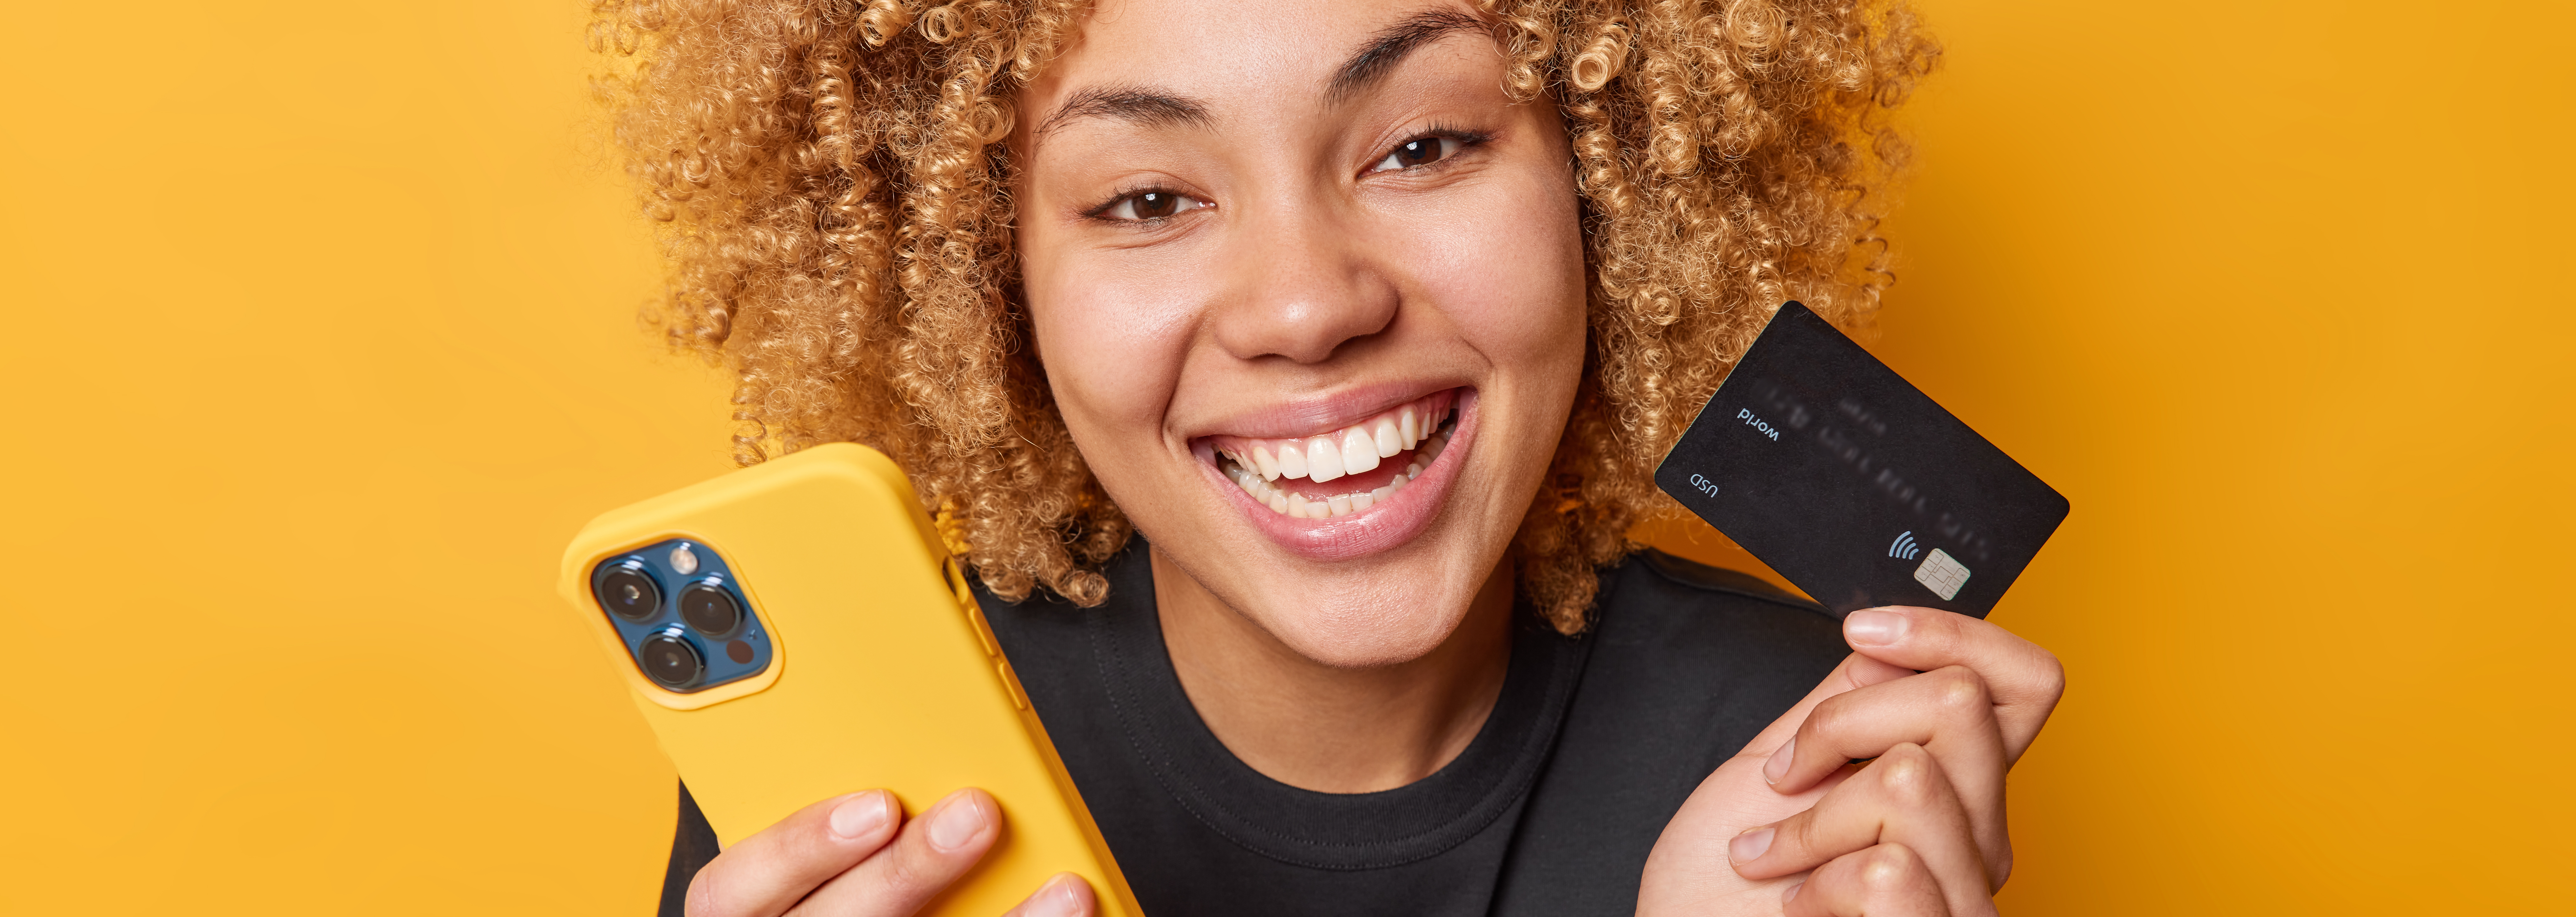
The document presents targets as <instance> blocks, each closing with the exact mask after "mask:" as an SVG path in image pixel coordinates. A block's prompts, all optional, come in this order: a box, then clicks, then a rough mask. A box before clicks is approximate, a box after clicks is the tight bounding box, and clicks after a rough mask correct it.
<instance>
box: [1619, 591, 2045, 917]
mask: <svg viewBox="0 0 2576 917" xmlns="http://www.w3.org/2000/svg"><path fill="white" fill-rule="evenodd" d="M1843 633H1844V637H1845V638H1846V639H1847V640H1849V641H1850V643H1851V645H1852V647H1853V648H1854V649H1855V650H1858V652H1857V653H1855V654H1853V655H1852V656H1851V657H1850V658H1848V659H1845V660H1844V661H1843V664H1842V666H1841V667H1839V668H1837V669H1835V670H1834V672H1833V674H1832V675H1829V676H1827V677H1826V679H1825V681H1824V683H1822V684H1820V685H1818V686H1817V687H1816V690H1815V691H1814V692H1812V693H1810V694H1809V695H1808V696H1807V698H1806V699H1805V700H1803V701H1801V702H1799V704H1798V705H1797V706H1796V707H1793V708H1791V709H1790V710H1789V712H1788V713H1786V714H1783V715H1782V716H1781V717H1780V719H1779V720H1777V721H1775V722H1773V723H1772V724H1771V727H1770V728H1768V729H1765V730H1763V732H1762V734H1761V735H1759V736H1757V737H1755V738H1754V740H1753V741H1752V742H1751V743H1749V744H1747V745H1746V746H1745V750H1744V751H1743V752H1742V753H1740V754H1738V755H1737V756H1736V757H1735V758H1734V759H1732V760H1730V761H1728V762H1727V763H1726V764H1725V765H1724V766H1722V767H1720V768H1718V770H1717V772H1716V773H1714V774H1711V775H1709V778H1708V779H1707V780H1706V781H1703V782H1702V783H1701V784H1700V787H1699V789H1698V790H1696V791H1694V792H1693V793H1692V794H1691V798H1690V799H1689V800H1688V801H1686V802H1684V803H1683V805H1682V809H1681V811H1680V812H1679V813H1677V814H1676V815H1675V816H1674V818H1673V821H1672V823H1671V824H1669V825H1667V826H1666V827H1665V829H1664V834H1663V837H1662V838H1661V839H1659V840H1658V841H1657V842H1656V844H1655V850H1654V853H1653V854H1652V855H1650V856H1649V857H1648V859H1647V862H1646V870H1645V877H1644V878H1645V881H1644V883H1643V885H1642V886H1641V887H1640V889H1639V895H1638V908H1637V909H1638V912H1639V913H1640V914H1657V913H1664V912H1667V911H1671V912H1684V911H1688V912H1696V913H1706V912H1710V911H1712V910H1714V911H1716V912H1719V913H1728V914H1777V913H1782V912H1783V911H1784V910H1785V911H1786V912H1787V913H1789V914H1795V915H1810V914H1813V915H1823V914H1863V913H1866V914H1870V915H1873V917H1886V915H1916V914H1921V915H1958V917H1967V915H1983V914H1991V913H1993V912H1994V905H1993V903H1992V901H1991V895H1992V894H1993V891H1994V889H1995V888H1997V887H2000V886H2001V885H2002V884H2003V880H2004V877H2005V876H2006V875H2008V874H2009V873H2010V872H2011V869H2012V843H2011V840H2010V838H2009V837H2008V836H2007V834H2006V828H2005V822H2004V772H2005V771H2006V770H2008V769H2010V768H2011V766H2012V763H2013V762H2014V761H2016V760H2019V759H2020V757H2021V754H2022V751H2023V750H2025V749H2027V748H2029V747H2030V743H2031V741H2032V740H2033V739H2035V738H2037V736H2038V734H2039V730H2040V727H2041V726H2042V725H2044V724H2046V722H2047V720H2048V714H2049V712H2050V711H2051V710H2052V709H2054V708H2055V707H2056V705H2057V698H2058V695H2059V693H2060V692H2061V690H2062V689H2063V684H2064V676H2063V672H2062V671H2061V669H2060V668H2059V666H2058V663H2057V659H2056V657H2054V656H2051V655H2049V654H2048V652H2047V651H2046V650H2042V649H2040V648H2039V647H2037V646H2035V645H2033V644H2031V643H2030V642H2028V641H2025V640H2022V639H2021V638H2019V637H2015V636H2013V635H2012V634H2010V633H2008V632H2006V631H2004V630H2003V629H2002V628H2000V627H1996V626H1995V625H1992V624H1988V623H1986V622H1983V621H1979V620H1976V619H1974V618H1969V617H1966V616H1963V615H1957V614H1951V613H1949V612H1943V611H1934V610H1931V609H1924V608H1883V609H1870V610H1867V611H1859V612H1854V613H1852V615H1851V616H1850V617H1849V618H1847V619H1846V620H1845V621H1844V627H1843ZM1916 669H1921V670H1923V671H1922V672H1921V673H1920V674H1916V672H1915V670H1916ZM1856 758H1867V759H1876V760H1872V761H1869V762H1868V763H1867V764H1866V765H1856V764H1852V763H1850V762H1851V761H1852V760H1853V759H1856ZM1810 870H1812V872H1809V871H1810Z"/></svg>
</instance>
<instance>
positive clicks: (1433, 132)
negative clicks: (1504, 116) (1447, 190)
mask: <svg viewBox="0 0 2576 917" xmlns="http://www.w3.org/2000/svg"><path fill="white" fill-rule="evenodd" d="M1435 138H1436V139H1440V140H1446V141H1449V142H1451V143H1455V144H1457V145H1458V148H1457V149H1454V150H1449V151H1446V152H1443V153H1442V154H1441V155H1440V158H1439V159H1436V160H1433V161H1431V162H1426V163H1423V164H1421V165H1418V166H1397V167H1394V168H1391V169H1381V168H1378V167H1376V166H1374V165H1372V166H1370V167H1369V170H1368V172H1366V173H1362V174H1376V173H1379V172H1416V171H1421V170H1425V169H1436V168H1440V167H1441V166H1444V165H1447V164H1448V163H1449V162H1450V160H1452V159H1455V158H1456V157H1457V156H1458V154H1460V153H1464V152H1466V151H1468V150H1472V149H1475V148H1477V147H1480V146H1484V145H1485V143H1486V142H1487V141H1490V140H1492V139H1494V135H1493V134H1492V133H1490V132H1487V131H1472V130H1465V129H1461V128H1453V127H1446V126H1442V125H1438V124H1434V125H1432V126H1431V129H1430V130H1426V131H1423V132H1422V133H1420V134H1416V135H1414V136H1411V137H1407V138H1405V139H1404V140H1402V141H1401V142H1398V143H1397V144H1396V145H1395V146H1394V147H1393V148H1392V149H1389V150H1387V152H1386V155H1385V156H1381V157H1378V159H1377V161H1378V162H1385V161H1387V160H1389V159H1393V158H1395V155H1396V152H1397V151H1399V150H1402V149H1404V147H1405V145H1406V144H1410V143H1416V142H1419V141H1423V140H1431V139H1435Z"/></svg>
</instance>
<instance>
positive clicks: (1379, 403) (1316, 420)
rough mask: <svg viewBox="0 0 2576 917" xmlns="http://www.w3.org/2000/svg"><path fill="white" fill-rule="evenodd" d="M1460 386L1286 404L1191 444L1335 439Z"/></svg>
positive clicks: (1428, 384) (1220, 421)
mask: <svg viewBox="0 0 2576 917" xmlns="http://www.w3.org/2000/svg"><path fill="white" fill-rule="evenodd" d="M1464 385H1465V383H1462V382H1454V381H1399V382H1372V383H1368V384H1365V385H1355V386H1352V387H1350V388H1346V389H1341V390H1339V391H1334V392H1329V393H1325V394H1318V395H1309V396H1301V397H1292V398H1284V399H1280V400H1277V401H1273V402H1271V403H1269V404H1265V405H1261V406H1259V407H1254V408H1250V409H1247V410H1243V411H1238V412H1236V413H1234V414H1230V415H1227V416H1224V417H1220V418H1217V419H1214V420H1210V421H1208V422H1206V423H1205V424H1203V425H1201V427H1200V428H1199V429H1196V430H1193V431H1190V433H1189V434H1188V436H1187V440H1188V441H1196V440H1198V439H1200V438H1201V437H1207V436H1240V437H1244V438H1246V439H1291V438H1296V437H1304V436H1317V435H1322V434H1327V433H1331V432H1333V431H1335V430H1339V429H1342V428H1344V427H1348V426H1350V425H1352V424H1356V423H1359V422H1360V421H1363V420H1367V419H1369V418H1371V417H1375V416H1377V415H1378V414H1381V413H1384V412H1385V411H1387V410H1388V409H1391V408H1394V407H1395V406H1397V405H1401V404H1404V403H1406V402H1409V401H1414V400H1417V399H1420V398H1422V397H1423V396H1425V395H1429V394H1431V393H1433V392H1438V391H1443V390H1446V389H1452V388H1461V387H1464Z"/></svg>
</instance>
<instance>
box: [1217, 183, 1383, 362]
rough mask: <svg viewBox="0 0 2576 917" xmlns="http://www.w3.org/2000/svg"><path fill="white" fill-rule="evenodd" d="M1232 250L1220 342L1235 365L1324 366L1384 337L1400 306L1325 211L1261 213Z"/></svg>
mask: <svg viewBox="0 0 2576 917" xmlns="http://www.w3.org/2000/svg"><path fill="white" fill-rule="evenodd" d="M1263 209H1264V210H1266V211H1267V213H1265V214H1263V215H1261V216H1256V217H1254V218H1253V220H1252V222H1253V224H1254V225H1249V226H1244V227H1242V231H1241V232H1239V233H1238V234H1236V237H1235V238H1234V239H1233V240H1231V241H1232V244H1231V245H1229V246H1228V247H1229V249H1230V251H1229V252H1228V253H1227V258H1226V262H1225V267H1224V270H1225V271H1226V273H1227V275H1228V276H1227V277H1226V278H1225V281H1226V282H1225V283H1224V284H1223V288H1224V289H1225V291H1226V294H1227V295H1226V296H1225V299H1224V301H1223V303H1222V304H1221V305H1220V306H1219V307H1218V309H1217V315H1216V322H1215V325H1216V328H1215V331H1216V339H1217V342H1218V343H1219V344H1220V345H1221V346H1223V347H1224V348H1225V349H1226V350H1227V351H1228V352H1229V353H1231V354H1232V355H1233V356H1234V357H1236V358H1237V359H1243V360H1260V359H1264V358H1273V357H1275V358H1282V359H1286V360H1289V361H1292V362H1295V363H1298V364H1314V363H1321V362H1324V361H1325V360H1329V359H1331V358H1332V356H1333V354H1334V353H1335V352H1336V351H1339V350H1341V349H1342V347H1343V345H1344V344H1347V343H1350V342H1352V341H1355V340H1358V339H1361V338H1366V337H1369V336H1370V335H1374V334H1377V333H1379V332H1382V331H1385V330H1386V329H1387V326H1388V325H1391V324H1393V323H1394V322H1395V314H1396V309H1397V306H1398V304H1399V301H1400V300H1401V299H1402V296H1401V295H1400V293H1399V291H1398V290H1397V288H1396V285H1395V284H1394V283H1393V282H1392V278H1390V277H1388V276H1387V275H1386V273H1385V272H1384V271H1383V270H1382V269H1381V268H1382V266H1381V265H1379V264H1378V263H1376V259H1374V258H1371V257H1369V254H1368V252H1367V251H1366V249H1365V247H1364V246H1363V245H1362V244H1361V243H1360V242H1359V241H1358V240H1359V239H1360V238H1361V234H1360V233H1357V232H1354V231H1352V230H1353V229H1355V228H1356V227H1351V226H1346V225H1343V223H1344V221H1343V220H1342V219H1339V218H1336V216H1335V215H1334V214H1332V213H1331V212H1330V211H1331V209H1332V208H1329V207H1325V206H1287V207H1270V208H1263Z"/></svg>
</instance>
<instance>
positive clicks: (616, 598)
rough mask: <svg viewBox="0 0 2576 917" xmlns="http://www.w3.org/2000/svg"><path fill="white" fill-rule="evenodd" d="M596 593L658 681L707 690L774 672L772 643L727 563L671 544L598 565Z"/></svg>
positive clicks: (593, 581)
mask: <svg viewBox="0 0 2576 917" xmlns="http://www.w3.org/2000/svg"><path fill="white" fill-rule="evenodd" d="M590 587H591V588H590V591H591V595H592V596H593V597H595V598H597V599H598V601H599V607H600V609H601V610H602V611H605V612H607V613H608V620H609V623H610V624H612V625H614V626H615V627H616V628H617V634H618V637H619V642H621V643H623V644H625V646H626V650H627V652H628V653H629V654H631V655H632V656H633V657H634V658H635V665H636V667H637V668H638V669H641V670H642V671H643V673H644V677H646V678H649V679H652V681H653V683H654V684H657V685H660V686H662V687H664V688H667V689H670V690H672V691H676V692H682V693H687V692H693V691H703V690H706V689H708V688H712V687H715V686H716V685H720V684H724V683H726V682H729V681H736V680H739V679H743V678H748V677H750V676H752V675H757V674H759V673H760V671H761V670H762V669H765V668H768V667H769V657H770V640H769V635H768V633H766V632H765V630H764V629H763V628H762V627H761V626H760V617H759V616H758V615H756V614H754V613H752V611H751V605H750V603H749V602H748V601H746V600H745V599H744V596H743V593H742V585H741V584H740V583H739V582H737V581H736V579H735V577H734V575H733V571H732V570H731V569H730V568H728V567H727V566H726V564H725V561H724V558H723V557H722V556H720V555H718V554H716V553H715V552H714V551H712V550H710V549H708V548H707V546H706V545H703V544H700V543H697V542H694V541H688V540H684V539H673V540H670V541H665V542H661V543H659V544H655V545H651V546H649V547H645V548H643V549H641V550H637V551H634V552H631V553H627V554H622V555H619V556H616V557H611V558H609V559H607V560H604V561H601V562H600V564H599V566H598V567H597V568H595V569H593V570H592V571H591V577H590Z"/></svg>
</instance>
